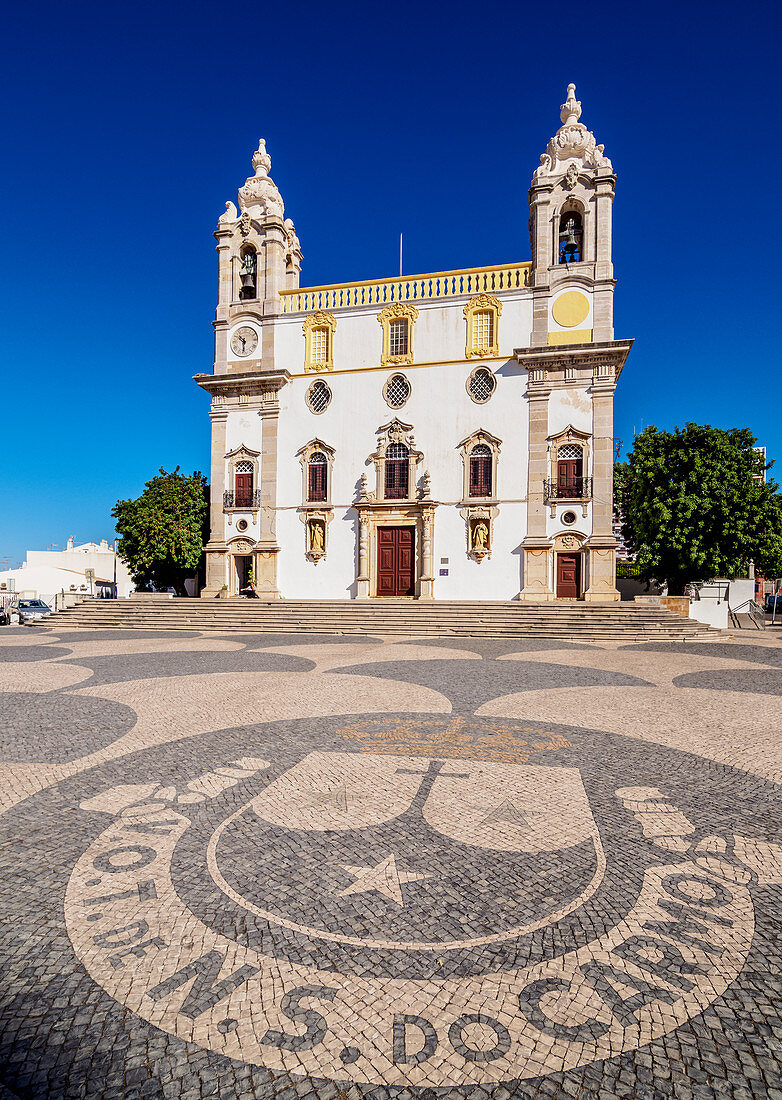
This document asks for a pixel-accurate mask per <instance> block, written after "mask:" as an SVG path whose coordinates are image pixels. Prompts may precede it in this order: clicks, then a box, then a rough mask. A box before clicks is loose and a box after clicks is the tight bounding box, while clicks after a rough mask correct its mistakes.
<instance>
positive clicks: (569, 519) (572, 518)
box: [562, 512, 576, 527]
mask: <svg viewBox="0 0 782 1100" xmlns="http://www.w3.org/2000/svg"><path fill="white" fill-rule="evenodd" d="M562 522H563V523H566V524H567V525H568V527H570V525H571V524H573V523H575V522H576V513H575V512H563V513H562Z"/></svg>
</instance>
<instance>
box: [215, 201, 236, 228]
mask: <svg viewBox="0 0 782 1100" xmlns="http://www.w3.org/2000/svg"><path fill="white" fill-rule="evenodd" d="M238 217H239V214H238V211H237V209H236V207H235V206H234V204H233V203H232V202H227V203H226V204H225V212H224V213H222V214H221V215H220V217H219V218H218V219H217V224H218V225H225V223H226V222H235V221H236V219H237V218H238Z"/></svg>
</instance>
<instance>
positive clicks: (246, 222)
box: [239, 210, 252, 237]
mask: <svg viewBox="0 0 782 1100" xmlns="http://www.w3.org/2000/svg"><path fill="white" fill-rule="evenodd" d="M251 229H252V222H251V220H250V215H249V214H248V213H247V211H246V210H243V211H242V216H241V218H240V219H239V232H240V233H241V234H242V236H243V237H246V236H247V235H248V234H249V232H250V230H251Z"/></svg>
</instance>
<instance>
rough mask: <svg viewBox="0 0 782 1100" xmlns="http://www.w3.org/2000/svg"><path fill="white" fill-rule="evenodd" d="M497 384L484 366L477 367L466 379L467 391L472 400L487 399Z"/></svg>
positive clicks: (481, 401)
mask: <svg viewBox="0 0 782 1100" xmlns="http://www.w3.org/2000/svg"><path fill="white" fill-rule="evenodd" d="M496 386H497V379H496V378H495V377H494V375H493V374H492V372H491V371H490V370H487V369H486V367H479V368H478V370H476V371H473V372H472V374H471V375H470V377H469V378H468V379H467V392H468V393H469V395H470V397H471V398H472V399H473V401H477V402H479V403H480V404H483V402H484V401H488V400H489V398H490V397H491V395H492V394H493V393H494V390H495V388H496Z"/></svg>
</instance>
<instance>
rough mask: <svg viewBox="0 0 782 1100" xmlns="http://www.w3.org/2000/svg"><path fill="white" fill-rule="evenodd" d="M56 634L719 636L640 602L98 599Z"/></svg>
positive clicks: (56, 623) (55, 620)
mask: <svg viewBox="0 0 782 1100" xmlns="http://www.w3.org/2000/svg"><path fill="white" fill-rule="evenodd" d="M46 624H47V625H49V626H52V627H54V628H55V629H57V628H58V627H60V628H62V629H71V628H72V627H81V628H85V629H92V630H95V629H103V630H106V629H134V630H219V631H237V632H242V633H280V634H288V633H298V632H302V633H317V634H358V635H361V634H367V635H368V634H373V635H399V636H406V637H437V636H451V637H453V636H463V637H492V638H496V637H515V638H525V637H526V638H535V637H538V638H560V639H562V638H565V639H567V638H574V639H580V640H584V641H588V640H601V639H602V640H611V639H614V638H618V639H621V640H624V641H637V640H650V639H668V640H671V639H675V640H685V639H687V638H695V637H700V636H703V635H708V634H710V633H713V632H712V631H710V630H709V628H708V627H706V626H704V625H703V624H701V623H697V622H694V621H693V620H691V619H687V618H684V617H683V616H681V615H677V614H676V613H675V612H672V611H668V610H667V609H666V608H657V607H649V606H648V605H647V606H637V605H634V604H584V603H577V602H575V601H574V602H565V601H561V602H557V603H552V604H525V603H521V602H519V601H513V602H501V601H497V602H486V601H472V600H469V601H468V600H465V601H432V602H429V601H426V602H424V601H411V600H361V601H349V600H345V601H340V600H244V599H232V600H208V601H207V600H194V599H171V600H165V599H157V600H149V599H144V598H143V597H140V598H139V597H137V598H135V599H134V598H131V599H129V600H95V601H88V602H85V603H82V604H79V605H78V606H76V607H73V608H69V609H67V610H64V611H60V612H58V613H57V614H56V615H52V616H51V617H50V618H49V619H47V620H46Z"/></svg>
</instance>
